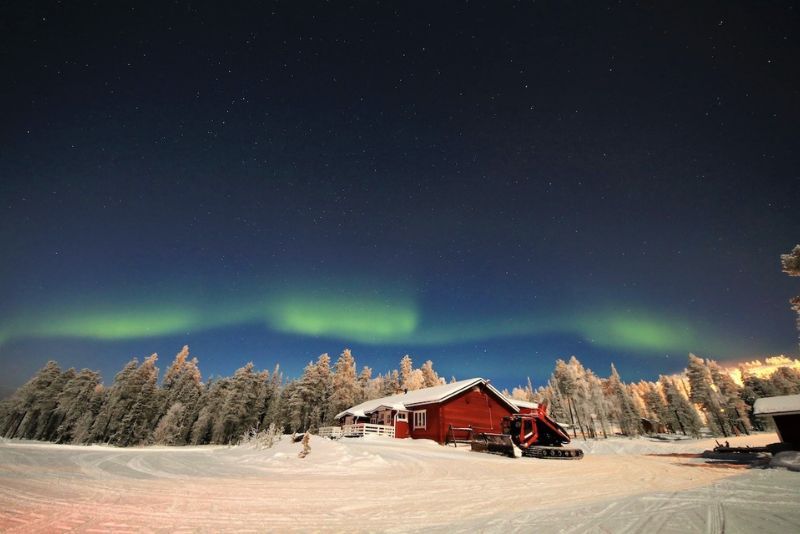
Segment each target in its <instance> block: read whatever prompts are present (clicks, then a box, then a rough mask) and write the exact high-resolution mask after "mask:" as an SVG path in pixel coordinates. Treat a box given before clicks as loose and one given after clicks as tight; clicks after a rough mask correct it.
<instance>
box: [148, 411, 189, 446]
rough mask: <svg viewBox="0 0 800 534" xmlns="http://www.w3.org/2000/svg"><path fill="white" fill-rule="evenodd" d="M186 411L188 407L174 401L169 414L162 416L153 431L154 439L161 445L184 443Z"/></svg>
mask: <svg viewBox="0 0 800 534" xmlns="http://www.w3.org/2000/svg"><path fill="white" fill-rule="evenodd" d="M184 412H186V407H185V406H184V405H183V404H182V403H181V402H180V401H177V402H174V403H172V405H171V406H170V407H169V411H167V414H166V415H165V416H164V417H162V418H161V420H160V421H159V422H158V425H156V429H155V430H154V431H153V441H154V442H156V443H158V444H160V445H181V444H183V443H184V439H185V438H184V434H185V430H184Z"/></svg>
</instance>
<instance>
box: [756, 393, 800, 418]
mask: <svg viewBox="0 0 800 534" xmlns="http://www.w3.org/2000/svg"><path fill="white" fill-rule="evenodd" d="M753 413H754V414H755V415H786V414H793V413H800V395H781V396H779V397H764V398H761V399H756V403H755V404H754V405H753Z"/></svg>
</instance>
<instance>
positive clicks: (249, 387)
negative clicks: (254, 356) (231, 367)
mask: <svg viewBox="0 0 800 534" xmlns="http://www.w3.org/2000/svg"><path fill="white" fill-rule="evenodd" d="M262 378H263V377H262V376H260V375H259V373H257V372H256V370H255V367H254V366H253V362H248V363H247V364H246V365H245V366H244V367H240V368H239V369H237V370H236V372H235V373H234V374H233V378H232V379H231V383H230V388H229V389H228V391H227V395H226V396H225V399H224V401H223V403H222V408H221V410H220V415H219V417H217V418H216V420H215V421H214V426H213V428H212V433H211V436H212V440H213V441H214V443H231V442H232V441H234V440H236V439H238V438H239V437H241V436H242V434H244V432H245V431H246V430H248V429H249V428H250V427H253V426H255V425H256V422H257V421H258V417H259V413H258V411H257V410H256V405H257V401H258V397H259V389H260V382H261V380H262Z"/></svg>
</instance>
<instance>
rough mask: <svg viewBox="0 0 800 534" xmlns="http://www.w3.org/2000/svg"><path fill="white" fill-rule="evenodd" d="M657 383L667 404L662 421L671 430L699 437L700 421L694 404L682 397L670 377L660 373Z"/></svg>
mask: <svg viewBox="0 0 800 534" xmlns="http://www.w3.org/2000/svg"><path fill="white" fill-rule="evenodd" d="M658 383H659V385H660V386H661V391H662V393H663V395H664V399H665V400H666V404H667V413H666V418H665V421H664V423H665V424H666V425H667V426H669V427H670V428H671V429H672V431H673V432H676V433H677V432H681V433H682V434H683V435H689V436H692V437H695V438H696V437H700V427H701V426H702V423H701V421H700V416H699V415H698V413H697V410H696V409H695V407H694V405H692V403H691V402H689V399H687V398H686V397H684V395H683V393H681V392H680V390H679V389H678V387H677V386H676V385H675V382H674V381H673V380H672V379H671V378H669V377H667V376H663V375H662V376H661V377H659V380H658Z"/></svg>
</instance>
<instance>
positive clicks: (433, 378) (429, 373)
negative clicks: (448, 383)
mask: <svg viewBox="0 0 800 534" xmlns="http://www.w3.org/2000/svg"><path fill="white" fill-rule="evenodd" d="M420 371H421V372H422V382H423V387H426V388H430V387H433V386H440V385H442V384H444V380H442V379H441V378H439V375H438V374H436V371H434V370H433V362H432V361H431V360H428V361H426V362H425V363H423V364H422V367H420Z"/></svg>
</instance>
